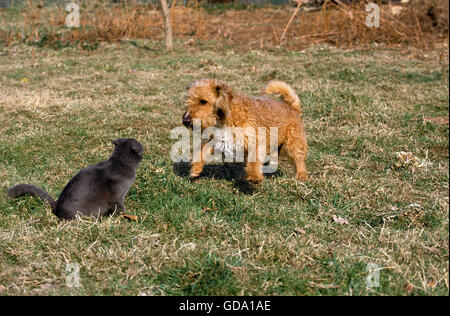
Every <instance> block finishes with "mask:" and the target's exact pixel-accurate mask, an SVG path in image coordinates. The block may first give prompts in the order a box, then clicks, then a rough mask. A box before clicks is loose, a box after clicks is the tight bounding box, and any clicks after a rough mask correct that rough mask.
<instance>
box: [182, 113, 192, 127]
mask: <svg viewBox="0 0 450 316" xmlns="http://www.w3.org/2000/svg"><path fill="white" fill-rule="evenodd" d="M183 125H184V126H186V127H191V126H192V119H191V115H190V114H189V112H186V113H184V115H183Z"/></svg>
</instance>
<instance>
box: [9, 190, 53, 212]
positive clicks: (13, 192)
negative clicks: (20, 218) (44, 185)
mask: <svg viewBox="0 0 450 316" xmlns="http://www.w3.org/2000/svg"><path fill="white" fill-rule="evenodd" d="M6 193H7V194H8V196H9V197H11V198H16V197H19V196H22V195H25V194H29V195H31V196H37V197H40V198H41V199H43V200H44V201H46V202H48V203H49V204H50V206H51V207H52V210H54V209H55V206H56V202H55V200H54V199H53V198H52V197H51V196H50V194H48V193H47V192H45V191H44V190H42V189H39V188H38V187H36V186H34V185H31V184H19V185H16V186H13V187H10V188H9V189H8V191H6Z"/></svg>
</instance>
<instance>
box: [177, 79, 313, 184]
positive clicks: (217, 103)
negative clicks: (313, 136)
mask: <svg viewBox="0 0 450 316" xmlns="http://www.w3.org/2000/svg"><path fill="white" fill-rule="evenodd" d="M264 93H265V94H279V95H281V97H282V98H283V100H284V102H282V101H277V100H274V99H271V98H267V97H259V98H247V97H244V96H240V95H238V94H235V93H234V92H233V91H232V90H231V89H230V88H229V87H228V86H226V85H224V84H223V83H221V82H220V81H218V80H216V79H201V80H198V81H196V82H194V83H192V84H191V85H190V86H189V87H188V91H187V99H186V105H187V110H186V112H185V113H184V115H183V124H184V125H185V126H188V127H191V128H192V125H193V120H194V119H198V120H201V128H202V130H203V129H205V128H208V127H220V128H223V127H231V128H236V127H240V128H243V129H245V128H247V127H251V128H254V129H255V130H258V127H266V128H270V127H276V128H278V146H277V147H276V149H277V150H279V149H282V150H283V151H284V152H285V153H286V154H287V155H288V156H289V157H291V158H292V159H293V161H294V163H295V166H296V169H297V178H298V179H299V180H302V181H304V180H306V178H307V176H308V172H307V171H306V166H305V159H306V155H307V150H308V147H307V143H306V136H305V132H304V129H303V119H302V115H301V109H300V100H299V98H298V96H297V94H296V93H295V92H294V91H293V90H292V88H291V87H290V86H289V85H288V84H286V83H284V82H282V81H276V80H274V81H271V82H269V83H268V84H267V86H266V88H265V90H264ZM266 137H267V136H266ZM266 144H268V142H266ZM203 146H204V144H202V157H201V159H199V161H198V162H192V164H191V172H190V173H191V177H198V176H199V175H200V174H201V172H202V170H203V166H204V164H205V161H204V159H203V155H204V152H203ZM247 146H248V139H247V137H245V139H244V149H245V150H246V151H247V149H248V147H247ZM262 167H263V161H260V159H256V161H252V162H250V161H247V165H246V168H245V171H246V180H248V181H251V182H255V183H259V182H261V181H262V180H263V178H264V177H263V173H262Z"/></svg>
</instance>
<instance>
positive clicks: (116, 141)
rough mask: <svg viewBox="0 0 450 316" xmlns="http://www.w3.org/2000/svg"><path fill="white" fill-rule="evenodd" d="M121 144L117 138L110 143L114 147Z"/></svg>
mask: <svg viewBox="0 0 450 316" xmlns="http://www.w3.org/2000/svg"><path fill="white" fill-rule="evenodd" d="M121 142H122V139H121V138H117V139H115V140H113V141H112V142H111V143H112V144H113V145H114V146H117V145H119V144H120V143H121Z"/></svg>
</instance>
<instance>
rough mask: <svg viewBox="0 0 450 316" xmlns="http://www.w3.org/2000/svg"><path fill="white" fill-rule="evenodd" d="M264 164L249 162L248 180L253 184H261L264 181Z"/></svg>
mask: <svg viewBox="0 0 450 316" xmlns="http://www.w3.org/2000/svg"><path fill="white" fill-rule="evenodd" d="M262 166H263V164H262V162H261V161H259V160H256V161H255V162H247V166H246V167H245V174H246V178H245V179H246V180H247V181H250V182H253V183H260V182H262V181H263V180H264V175H263V173H262Z"/></svg>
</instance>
